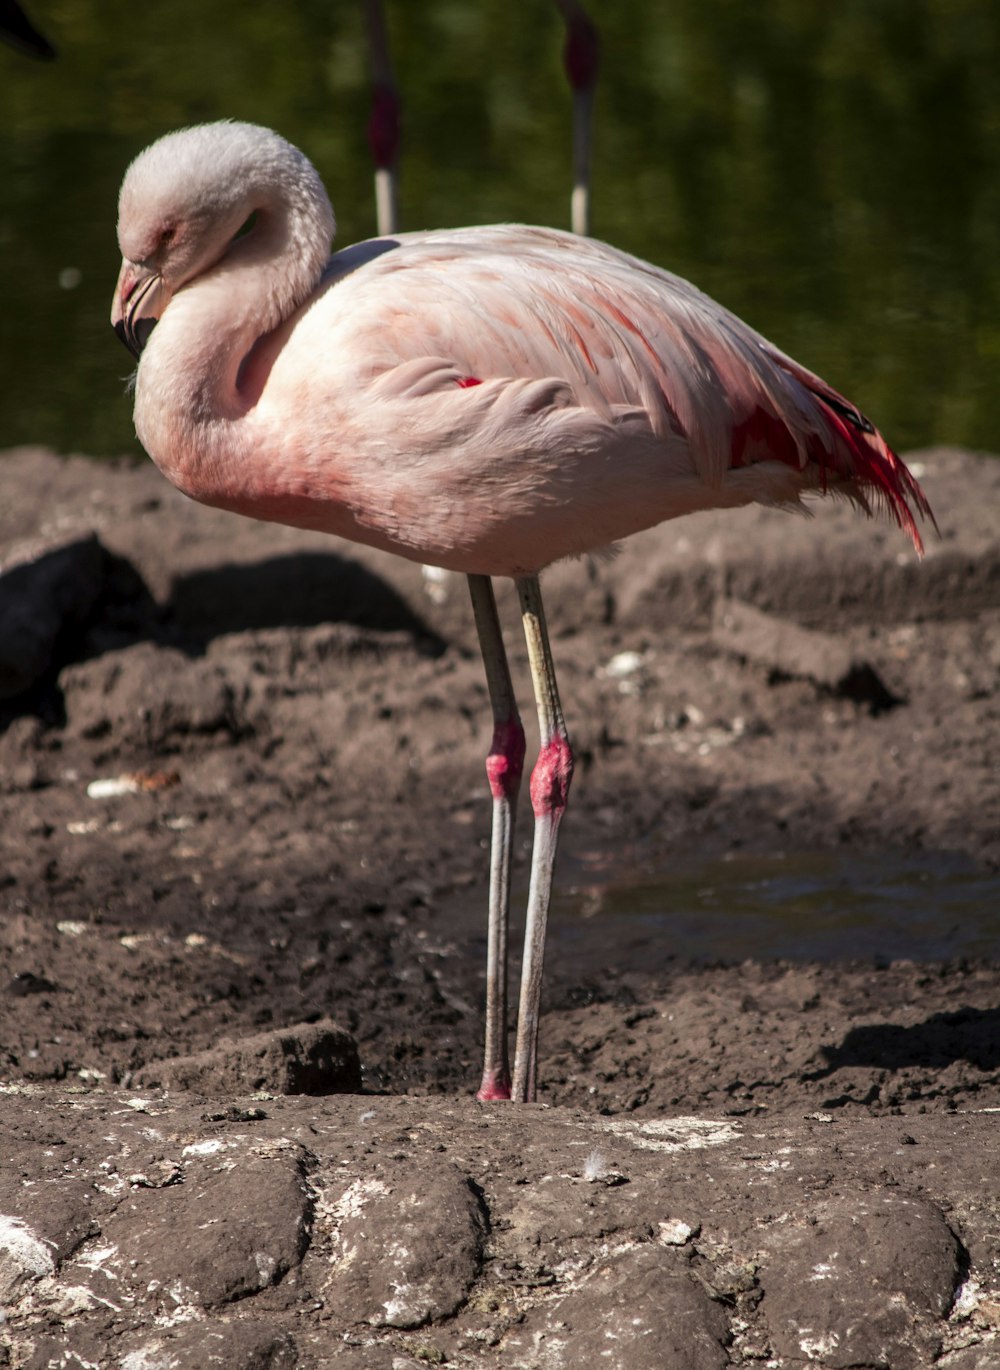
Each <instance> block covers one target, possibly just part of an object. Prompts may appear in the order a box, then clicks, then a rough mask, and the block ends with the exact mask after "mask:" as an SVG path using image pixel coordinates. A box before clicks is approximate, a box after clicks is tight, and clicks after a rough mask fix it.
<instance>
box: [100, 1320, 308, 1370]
mask: <svg viewBox="0 0 1000 1370" xmlns="http://www.w3.org/2000/svg"><path fill="white" fill-rule="evenodd" d="M299 1363H300V1362H299V1354H298V1351H297V1350H296V1346H295V1342H294V1340H293V1338H292V1336H291V1335H290V1333H288V1332H285V1331H282V1330H280V1329H278V1328H276V1327H274V1326H270V1325H269V1324H268V1323H267V1321H266V1320H265V1321H263V1322H257V1321H254V1322H238V1321H236V1320H235V1319H229V1318H217V1319H210V1320H208V1321H207V1322H197V1323H195V1324H193V1325H191V1326H187V1327H182V1328H180V1329H171V1330H169V1331H164V1332H161V1333H159V1334H158V1335H156V1336H152V1337H146V1338H145V1339H144V1340H143V1341H141V1342H138V1343H136V1344H134V1345H133V1346H132V1348H131V1349H130V1350H128V1351H126V1352H125V1353H124V1354H123V1355H122V1357H121V1359H120V1360H119V1361H118V1362H117V1365H118V1366H119V1367H120V1370H168V1367H169V1370H294V1367H295V1366H297V1365H299Z"/></svg>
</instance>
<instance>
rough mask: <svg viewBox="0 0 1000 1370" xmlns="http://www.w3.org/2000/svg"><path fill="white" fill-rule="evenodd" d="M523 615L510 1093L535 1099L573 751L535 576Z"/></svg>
mask: <svg viewBox="0 0 1000 1370" xmlns="http://www.w3.org/2000/svg"><path fill="white" fill-rule="evenodd" d="M517 592H518V595H519V597H520V600H521V619H522V622H523V624H524V636H525V639H526V641H527V644H528V662H529V664H530V666H531V682H532V685H533V687H534V691H535V703H536V704H537V706H538V731H539V749H538V760H537V761H536V762H535V767H534V770H533V771H532V772H531V786H530V788H531V807H532V809H533V810H534V814H535V840H534V846H533V848H532V853H531V885H530V888H529V891H528V913H527V918H526V920H525V928H524V959H523V961H522V964H521V997H520V1004H519V1007H518V1016H517V1046H516V1050H515V1053H514V1085H513V1095H512V1097H513V1098H514V1100H515V1101H516V1102H518V1103H531V1102H532V1101H533V1100H534V1098H535V1090H536V1085H537V1073H538V1072H537V1067H538V1014H539V1005H540V1003H541V997H542V962H543V959H544V952H545V929H546V925H547V923H548V916H549V899H550V896H551V893H552V871H553V867H554V866H555V859H556V846H557V843H558V839H559V824H560V822H561V821H562V816H563V814H564V813H565V812H566V802H567V799H568V796H569V786H570V781H571V780H572V778H573V752H572V749H571V747H570V742H569V735H568V734H567V732H566V724H565V721H564V720H563V712H562V705H561V704H560V702H559V691H558V689H557V688H556V676H555V667H554V665H553V662H552V651H551V648H550V647H549V635H548V630H547V629H546V626H545V614H544V611H543V609H542V592H541V587H540V586H539V584H538V577H537V576H525V577H523V578H522V579H520V580H518V582H517Z"/></svg>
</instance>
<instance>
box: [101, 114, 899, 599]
mask: <svg viewBox="0 0 1000 1370" xmlns="http://www.w3.org/2000/svg"><path fill="white" fill-rule="evenodd" d="M215 141H218V142H219V143H220V144H221V151H215V153H214V155H213V156H212V158H211V159H210V170H211V180H210V181H209V182H208V184H207V185H206V186H205V187H204V189H203V188H202V187H201V186H200V185H199V184H198V181H199V179H204V178H205V175H206V173H205V170H204V160H205V155H204V154H205V147H204V145H205V144H206V143H214V142H215ZM286 149H287V153H286V151H285V150H286ZM192 154H193V156H194V157H197V174H196V173H194V172H192V169H191V166H190V165H189V163H190V162H191V161H192V160H193V156H192ZM227 158H228V162H229V164H230V165H229V166H228V167H227ZM306 167H308V164H307V163H305V159H304V158H302V156H301V154H299V153H296V152H295V151H294V150H293V149H291V148H290V147H289V145H288V144H285V143H284V142H283V141H282V140H280V139H278V138H277V137H276V135H274V134H270V133H268V132H266V131H264V130H259V129H257V128H255V127H253V126H251V125H240V124H223V125H209V126H205V127H203V128H201V129H193V130H188V131H185V132H182V133H179V134H174V135H171V136H170V137H168V138H166V139H164V140H161V142H160V143H159V144H155V145H154V146H153V148H152V149H150V150H148V151H147V152H146V153H145V154H143V155H142V156H140V158H139V159H138V160H137V161H136V162H135V163H134V164H133V166H132V167H131V169H130V170H129V173H128V175H127V177H126V181H125V185H124V187H123V191H122V216H121V223H120V232H121V238H122V247H123V251H124V255H125V256H126V258H130V257H131V259H132V260H133V261H136V260H139V261H143V260H144V258H143V257H139V258H137V257H136V256H135V255H134V248H133V246H132V243H133V239H135V240H137V241H138V242H139V243H140V250H142V251H144V253H145V256H147V257H148V256H151V258H152V260H151V263H150V264H151V266H152V267H153V268H154V269H155V270H156V271H157V272H158V275H159V277H160V284H159V293H161V294H164V293H166V294H169V295H170V297H171V298H169V307H168V308H163V309H162V317H161V318H160V321H159V324H158V326H157V329H156V332H155V334H154V335H153V336H152V337H151V338H150V339H149V342H148V345H147V346H146V348H145V349H144V352H143V356H142V361H141V364H140V367H139V371H138V379H137V386H136V410H135V417H136V428H137V432H138V434H139V437H140V440H141V441H142V442H143V445H144V446H145V447H146V449H147V450H148V451H149V452H150V454H151V455H152V457H153V459H154V460H155V461H156V462H157V464H158V465H159V466H160V467H161V469H162V470H163V471H164V473H165V474H166V475H167V476H168V477H169V478H170V479H171V480H172V481H173V482H174V483H175V484H176V485H178V486H179V487H180V488H181V489H182V490H184V491H185V492H186V493H187V494H189V495H190V496H192V497H193V498H195V499H198V500H202V501H204V502H205V503H209V504H215V505H220V506H223V507H225V508H229V509H233V510H235V511H236V512H238V513H243V514H249V515H251V516H253V517H255V518H262V519H268V520H275V521H278V522H283V523H290V524H294V525H297V526H300V527H304V528H311V529H319V530H323V531H326V532H330V533H335V534H338V535H340V536H343V537H347V538H350V539H352V540H354V541H359V542H364V543H368V544H370V545H372V546H376V547H381V548H385V549H386V550H389V551H392V552H396V553H398V554H400V555H402V556H405V557H409V558H411V559H414V560H418V561H421V562H425V563H430V564H434V565H439V566H443V567H446V568H448V569H451V570H456V571H464V572H469V573H479V574H485V575H503V576H517V575H523V574H525V573H529V572H537V571H539V570H541V569H542V568H543V567H544V566H546V565H548V564H549V563H550V562H552V561H555V560H558V559H559V558H561V557H566V556H572V555H575V554H578V553H581V552H585V551H588V550H591V549H594V548H598V547H602V546H605V545H607V544H609V543H613V542H615V541H617V540H618V539H620V538H623V537H626V536H628V535H629V534H631V533H635V532H638V531H639V530H640V529H643V528H647V527H650V526H652V525H653V524H656V523H660V522H662V521H663V520H665V519H668V518H673V517H675V516H677V515H679V514H685V513H690V512H692V511H693V510H696V509H704V508H719V507H731V506H737V505H742V504H747V503H751V502H753V501H758V502H763V503H768V504H777V505H794V504H797V503H798V502H799V501H800V500H801V498H802V496H803V495H804V494H807V493H808V492H809V491H813V490H823V491H830V492H833V493H839V494H843V495H846V496H847V497H849V498H852V499H854V500H857V501H860V502H862V503H866V502H867V501H868V500H869V499H870V498H871V497H872V496H874V497H875V499H876V500H877V501H878V502H880V503H881V504H882V505H883V506H885V507H886V508H887V509H888V510H889V511H890V512H892V513H893V514H894V515H895V516H896V517H897V519H898V520H899V521H900V522H901V523H902V524H903V525H904V526H905V527H906V528H907V529H908V530H909V531H910V532H911V534H913V535H914V536H915V537H916V529H915V526H914V523H913V517H912V513H911V510H910V506H911V504H912V505H913V507H915V508H917V509H920V510H922V509H924V508H925V505H924V502H923V500H922V496H921V495H920V492H919V490H918V488H917V487H916V485H915V483H914V482H913V481H912V479H911V478H910V477H909V474H908V473H907V471H906V469H905V467H904V466H903V465H902V463H900V462H899V461H898V460H897V459H896V458H895V457H894V456H893V455H892V453H891V452H890V451H889V449H888V448H887V447H886V445H885V443H884V441H883V440H882V438H881V437H880V435H879V434H878V433H876V432H875V431H874V429H873V428H872V427H871V425H870V424H868V423H867V420H865V419H863V417H862V416H861V415H860V414H858V412H857V411H856V410H855V409H854V407H853V406H852V405H850V404H849V403H848V402H847V401H846V400H844V399H843V398H842V397H841V396H839V395H837V394H836V392H834V391H832V390H830V389H829V388H828V387H827V386H825V385H824V383H823V382H822V381H820V380H819V379H818V378H817V377H815V376H813V375H811V374H810V373H809V372H807V371H805V370H804V369H803V368H801V367H799V366H797V365H796V364H795V363H794V362H792V361H791V360H790V359H789V358H788V357H786V356H785V355H784V354H783V353H781V352H780V351H778V349H776V348H774V347H772V346H771V344H769V343H768V342H766V341H765V340H764V339H763V338H762V337H760V335H759V334H757V333H755V332H754V331H753V330H752V329H751V328H749V327H748V326H747V325H746V324H744V323H742V322H741V321H740V320H739V319H737V318H736V317H735V316H734V315H732V314H730V313H729V312H728V311H727V310H725V309H723V308H722V307H721V306H720V305H718V304H716V303H715V302H714V301H713V300H711V299H709V298H708V297H707V296H706V295H703V294H702V293H701V292H700V291H699V290H697V289H696V288H695V287H694V286H692V285H690V284H689V283H688V282H686V281H684V280H681V279H680V278H679V277H677V276H672V275H670V274H669V273H668V272H665V271H661V270H659V269H657V268H655V267H652V266H649V265H647V264H646V263H644V262H641V261H639V260H638V259H636V258H634V257H630V256H628V255H627V254H625V253H622V252H618V251H616V250H615V249H613V248H610V247H606V246H604V245H603V244H601V243H598V242H595V241H593V240H590V239H579V238H577V237H574V236H572V235H570V234H566V233H560V232H557V231H555V230H551V229H539V228H526V227H520V226H514V225H501V226H497V227H488V228H468V229H456V230H451V231H437V232H429V233H409V234H401V235H399V236H398V237H395V238H392V239H384V240H375V241H373V242H370V243H367V244H361V245H358V246H356V247H352V248H348V249H347V250H346V251H344V252H340V253H338V254H336V255H335V256H334V257H332V258H330V259H329V261H327V259H326V254H327V247H328V242H329V235H330V233H331V232H332V228H333V217H332V211H330V209H329V202H328V201H327V199H326V195H325V193H324V192H323V190H322V186H321V185H320V183H319V179H318V177H316V175H315V172H313V171H312V169H311V168H308V172H307V171H306ZM262 168H263V172H262V170H261V169H262ZM254 180H256V181H257V182H258V184H257V185H255V184H254ZM288 180H294V189H295V191H296V198H294V199H291V200H290V201H289V195H288V189H287V184H286V183H287V181H288ZM303 187H304V191H305V193H303ZM237 192H239V193H237ZM213 195H214V196H215V197H216V199H217V201H218V206H217V207H216V206H214V205H213V204H212V196H213ZM206 202H207V203H206ZM251 213H256V214H257V216H258V222H257V224H256V225H255V227H254V228H253V229H251V231H250V232H249V233H248V234H247V235H246V236H245V237H243V238H236V239H235V240H233V235H234V234H235V233H236V230H237V229H238V228H239V227H240V225H241V224H242V223H243V222H244V220H245V219H246V218H247V217H248V216H249V215H250V214H251ZM213 214H214V215H215V216H216V217H215V218H214V221H213V220H212V216H213ZM191 222H193V225H194V226H193V228H192V229H191V230H190V232H191V234H192V235H193V234H194V233H196V232H202V233H203V234H204V235H206V238H207V239H208V242H207V243H206V245H207V246H209V248H210V250H209V251H208V252H206V254H205V255H206V257H207V260H206V261H204V263H203V262H202V261H201V260H200V259H199V258H198V257H197V256H194V254H193V253H192V252H191V245H190V243H189V241H188V239H187V238H186V237H185V235H184V233H183V230H182V228H181V227H180V226H182V225H185V224H187V223H191ZM165 226H166V227H170V226H173V229H174V232H173V234H172V235H171V237H170V239H169V240H168V242H167V243H166V244H165V245H162V246H158V244H159V243H160V239H161V238H162V233H163V230H164V227H165ZM220 226H221V227H222V232H221V234H219V235H218V236H215V237H214V238H213V237H212V235H213V231H214V230H216V229H217V228H218V227H220ZM179 239H180V240H181V246H183V247H185V248H186V249H187V251H188V253H189V254H190V255H191V256H193V258H194V260H193V265H194V266H195V269H194V271H193V274H188V273H189V272H190V271H191V267H192V262H191V261H190V260H182V261H181V262H180V270H179V271H177V273H176V278H177V283H176V285H175V284H174V279H172V272H171V267H172V263H171V261H170V256H171V252H172V251H175V250H176V246H177V244H178V240H179ZM150 243H152V246H153V252H152V254H149V253H148V246H149V244H150ZM293 247H294V249H295V251H296V254H297V255H295V256H293V255H292V251H291V250H290V249H292V248H293ZM125 307H126V306H125V305H122V306H121V309H122V311H124V309H125ZM471 382H479V383H478V384H473V383H471Z"/></svg>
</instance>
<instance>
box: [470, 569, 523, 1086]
mask: <svg viewBox="0 0 1000 1370" xmlns="http://www.w3.org/2000/svg"><path fill="white" fill-rule="evenodd" d="M468 580H469V593H470V595H471V596H472V611H473V614H474V615H475V620H476V631H477V632H478V634H479V645H480V648H481V650H482V654H483V664H484V665H485V667H486V684H487V687H488V689H489V693H490V704H491V705H492V708H493V742H492V745H491V746H490V752H489V756H488V757H487V758H486V774H487V776H488V777H489V782H490V792H491V793H492V795H493V838H492V843H491V849H490V902H489V921H488V925H487V940H486V1047H485V1052H484V1061H483V1080H482V1084H481V1085H480V1086H479V1091H478V1093H477V1094H476V1098H477V1099H481V1100H484V1101H485V1100H489V1099H509V1098H510V1065H509V1063H508V1056H507V927H508V922H509V919H510V863H511V852H512V850H513V844H514V815H515V811H516V809H517V796H518V792H519V791H520V788H521V773H522V771H523V769H524V729H523V728H522V726H521V719H520V716H519V715H518V711H517V700H516V699H515V698H514V686H513V684H512V683H511V678H510V667H509V666H508V664H507V653H506V651H505V650H504V645H503V634H502V632H501V630H500V619H499V616H498V614H497V605H496V598H495V596H494V594H493V585H492V582H491V581H490V578H489V576H469V578H468Z"/></svg>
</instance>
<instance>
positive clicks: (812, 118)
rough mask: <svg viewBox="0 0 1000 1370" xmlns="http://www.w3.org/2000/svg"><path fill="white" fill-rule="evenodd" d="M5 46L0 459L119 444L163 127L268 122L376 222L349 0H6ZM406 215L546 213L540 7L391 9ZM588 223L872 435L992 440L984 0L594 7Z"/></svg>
mask: <svg viewBox="0 0 1000 1370" xmlns="http://www.w3.org/2000/svg"><path fill="white" fill-rule="evenodd" d="M26 3H28V6H29V9H30V10H31V13H32V17H33V18H34V19H35V21H36V22H37V23H38V25H39V26H40V27H41V28H43V29H44V30H45V31H46V33H47V36H49V37H50V38H51V39H52V40H53V42H54V43H55V44H56V45H57V47H58V48H59V58H58V60H57V61H56V62H55V63H52V64H50V65H42V64H38V63H32V62H30V61H29V60H27V59H26V58H24V57H22V56H20V55H19V54H17V53H15V52H13V51H11V50H9V49H7V48H4V47H0V448H2V447H4V446H7V445H10V444H13V443H21V442H44V443H51V444H54V445H55V446H57V447H59V448H62V449H64V450H65V449H71V450H77V451H85V452H91V453H95V454H101V453H112V452H119V451H123V450H128V449H130V448H133V445H134V440H133V438H132V434H131V426H130V421H129V414H128V404H127V402H126V400H125V399H124V397H123V395H122V384H121V380H122V377H124V376H125V375H126V373H127V371H128V369H129V365H128V359H127V357H126V355H125V353H124V351H123V350H122V349H121V348H120V347H119V346H118V344H117V343H116V341H115V340H114V338H113V337H112V335H111V333H110V330H109V329H108V327H107V323H106V320H107V313H108V308H109V304H110V295H111V289H112V286H113V284H114V281H115V276H116V273H117V266H118V259H117V250H116V247H115V241H114V221H115V203H116V196H117V188H118V184H119V181H120V178H121V174H122V171H123V169H124V167H125V165H126V164H127V162H128V161H129V160H130V158H131V157H132V156H133V155H134V154H135V153H136V152H138V151H139V150H140V149H141V148H142V147H143V146H145V145H146V144H147V143H148V142H150V141H151V140H152V139H153V138H154V137H156V136H157V135H159V134H161V133H163V132H165V131H167V130H168V129H171V128H174V127H177V126H178V125H182V124H185V123H190V122H194V121H198V120H203V119H215V118H219V117H223V116H227V115H230V116H234V117H237V118H243V119H251V120H255V121H258V122H261V123H266V124H271V125H273V126H274V127H276V128H278V129H279V130H281V131H282V132H283V133H284V134H286V135H287V136H288V137H290V138H291V139H292V140H293V141H296V142H298V143H300V144H301V145H302V146H303V147H305V148H306V149H307V150H308V152H309V153H310V154H311V155H312V157H313V158H314V160H315V161H316V162H317V164H318V166H319V168H320V170H321V172H322V174H323V175H324V177H325V178H326V180H327V183H328V185H329V187H330V190H331V194H332V196H333V199H334V204H335V206H336V207H337V210H338V215H339V219H340V227H341V241H342V242H347V241H350V240H352V239H356V238H359V237H363V236H366V235H369V234H371V232H372V231H373V224H374V211H373V205H372V192H371V175H370V168H369V161H368V151H367V146H366V141H365V125H366V121H367V113H368V93H367V73H366V55H365V47H364V41H363V34H362V25H361V16H360V8H361V6H360V0H338V3H333V0H288V3H284V4H269V5H247V4H245V3H239V4H237V3H235V0H212V3H211V4H206V3H204V0H172V2H171V4H170V5H168V6H166V5H143V4H136V3H135V0H60V3H59V4H54V3H51V2H50V0H49V2H47V0H34V3H33V4H32V3H31V0H26ZM387 8H388V14H389V23H390V28H391V37H392V41H393V46H394V54H395V60H396V65H397V69H398V75H399V78H400V82H401V85H402V88H403V94H404V100H405V128H404V137H405V149H404V161H403V173H404V181H403V188H402V211H403V217H404V221H405V225H406V226H408V227H424V226H431V225H440V224H463V223H474V222H484V221H492V220H497V219H524V220H530V221H536V222H541V223H549V224H562V225H565V224H567V221H568V202H569V138H570V101H569V95H568V92H567V89H566V85H565V79H564V77H563V73H562V67H561V60H560V51H561V45H562V31H561V26H560V24H559V21H558V19H557V18H556V15H555V10H554V7H553V6H551V5H550V4H549V3H547V0H522V3H519V4H517V5H511V4H510V2H509V0H420V3H417V0H388V4H387ZM591 8H592V11H593V14H594V17H595V19H596V20H597V22H598V25H599V27H600V29H601V31H602V35H603V39H604V59H603V69H602V77H601V87H600V94H599V104H598V109H597V128H596V153H595V208H594V230H595V232H596V234H597V235H598V236H601V237H604V238H607V239H608V240H609V241H611V242H613V243H616V244H618V245H620V246H622V247H625V248H628V249H629V250H631V251H634V252H638V253H639V254H640V255H642V256H645V257H648V258H650V259H651V260H653V261H656V262H658V263H660V264H662V265H665V266H669V267H671V268H672V269H674V270H676V271H679V272H680V273H681V274H682V275H686V276H689V277H691V278H692V279H694V280H695V281H697V282H698V283H699V284H700V285H702V286H703V287H704V288H705V289H707V290H708V291H709V292H710V293H711V294H714V295H715V296H717V297H718V298H720V299H721V300H722V301H723V302H724V303H726V304H728V305H729V306H730V307H732V308H734V309H735V310H736V311H737V312H738V313H740V314H742V315H743V316H744V317H746V318H747V319H748V320H749V321H750V322H751V323H753V324H754V325H755V326H757V327H758V328H760V329H761V330H762V331H763V332H764V333H765V334H767V335H768V336H770V337H772V338H773V339H774V340H775V341H776V342H778V343H779V344H780V345H781V346H783V347H784V348H786V349H787V350H788V351H791V352H792V353H793V354H794V355H796V356H797V357H799V358H800V360H802V361H804V362H806V363H807V364H808V365H810V366H812V367H813V368H814V369H816V370H818V371H820V372H821V373H822V374H824V375H825V376H826V377H827V378H828V379H829V380H831V381H832V382H833V383H835V384H836V385H838V386H839V387H840V388H842V389H844V390H846V391H847V392H848V393H849V394H851V395H852V397H853V398H855V399H856V400H857V401H858V403H860V404H861V405H862V407H864V408H865V409H867V410H868V411H869V412H871V413H872V414H873V415H874V416H875V417H876V419H877V420H878V422H879V423H880V425H881V426H882V427H883V428H884V429H885V430H886V432H887V433H888V435H889V437H890V439H891V440H892V441H893V442H894V443H895V445H897V446H899V447H901V448H904V449H905V448H908V447H912V446H915V445H918V444H924V443H930V442H934V441H939V440H940V441H957V442H964V443H969V444H972V445H975V446H981V447H984V448H993V449H995V448H996V447H997V445H998V444H997V435H998V427H1000V425H998V422H997V418H998V415H997V407H998V402H997V398H996V393H997V386H996V383H995V373H996V369H997V362H998V359H1000V81H998V80H997V72H998V70H1000V5H997V4H996V0H839V3H837V4H802V3H801V0H773V2H772V3H770V4H767V5H753V4H747V3H745V0H669V3H662V4H659V3H650V2H649V0H615V3H613V4H612V3H610V0H603V3H602V2H601V0H593V3H592V5H591Z"/></svg>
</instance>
